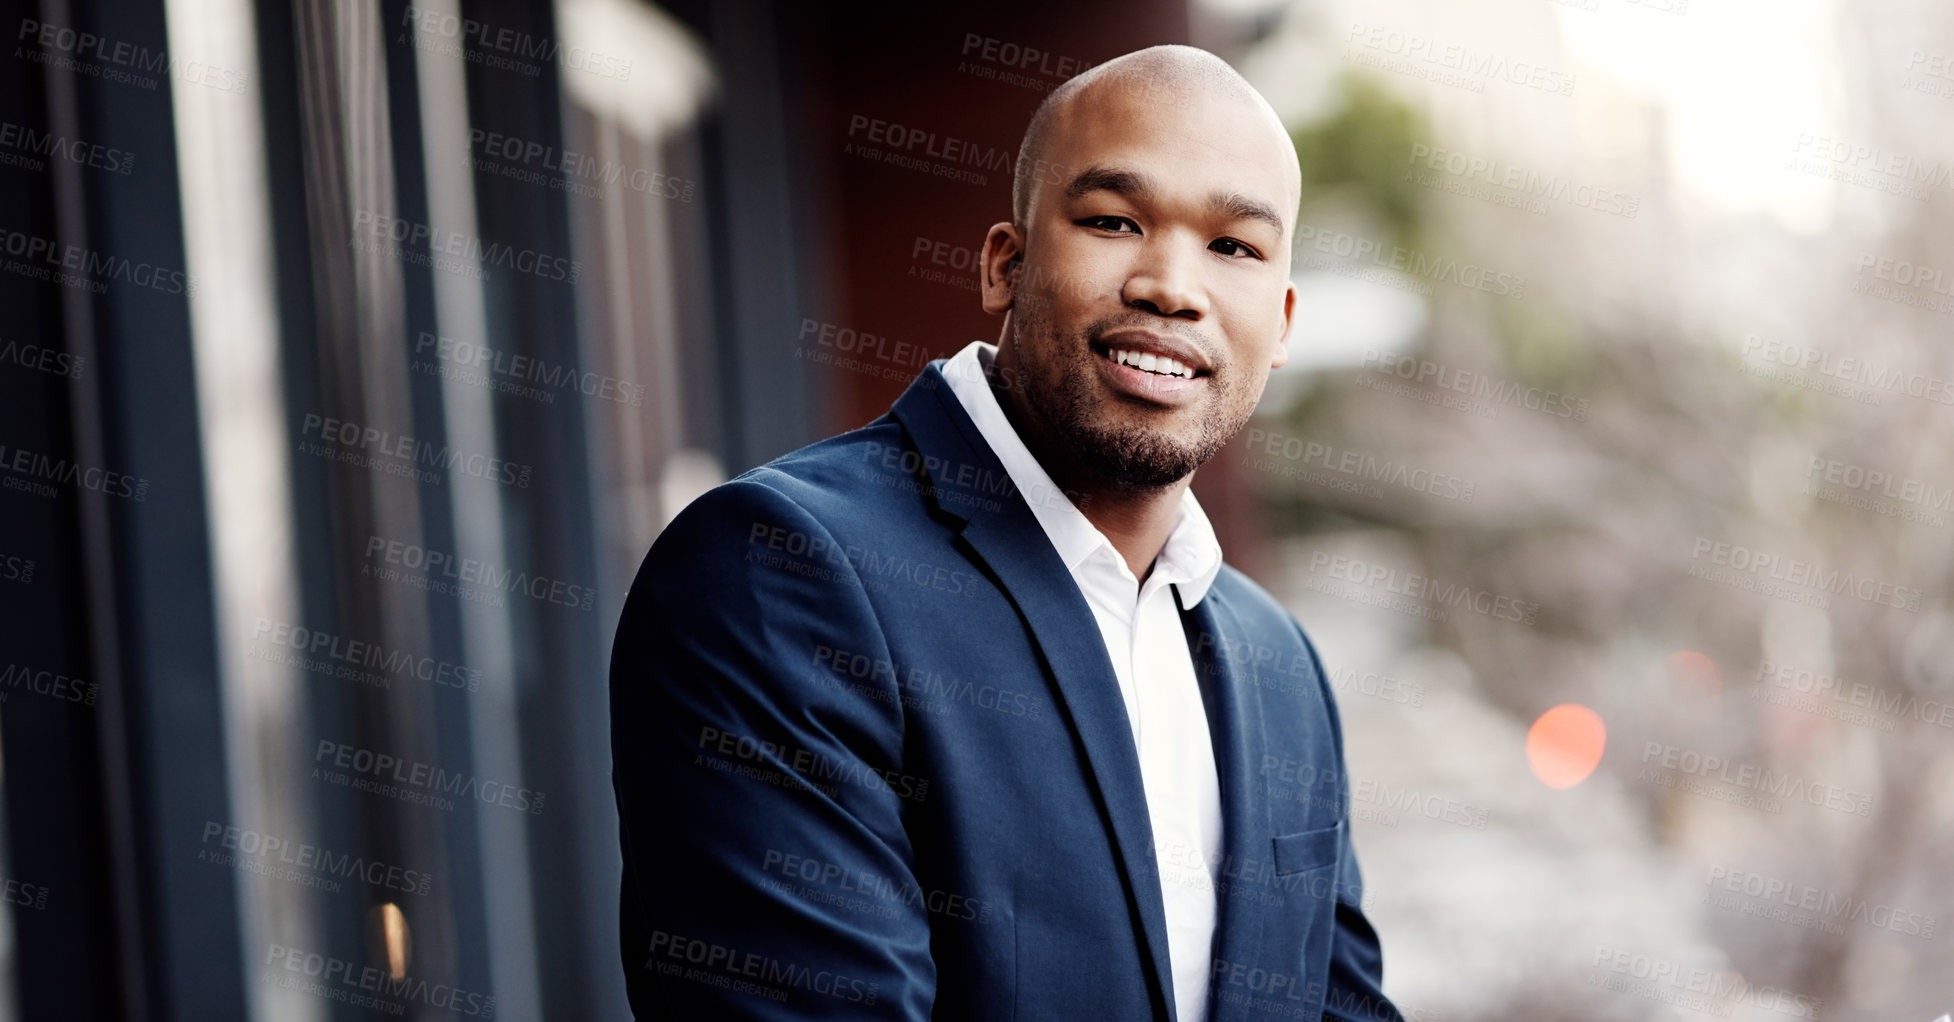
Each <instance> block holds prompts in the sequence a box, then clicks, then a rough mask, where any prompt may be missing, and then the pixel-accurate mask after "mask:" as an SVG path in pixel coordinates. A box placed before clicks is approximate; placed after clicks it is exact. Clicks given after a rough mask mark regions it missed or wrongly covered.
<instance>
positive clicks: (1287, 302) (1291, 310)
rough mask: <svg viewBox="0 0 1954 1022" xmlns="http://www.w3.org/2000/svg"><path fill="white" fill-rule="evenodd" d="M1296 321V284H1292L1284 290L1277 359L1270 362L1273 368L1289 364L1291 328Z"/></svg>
mask: <svg viewBox="0 0 1954 1022" xmlns="http://www.w3.org/2000/svg"><path fill="white" fill-rule="evenodd" d="M1295 323H1296V285H1294V284H1291V285H1289V287H1288V288H1286V289H1285V290H1284V291H1283V292H1282V332H1281V333H1279V334H1277V335H1276V350H1275V360H1274V361H1272V362H1270V363H1269V368H1271V369H1281V368H1282V367H1283V366H1285V365H1288V364H1289V328H1290V327H1292V326H1294V325H1295Z"/></svg>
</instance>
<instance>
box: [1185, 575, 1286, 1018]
mask: <svg viewBox="0 0 1954 1022" xmlns="http://www.w3.org/2000/svg"><path fill="white" fill-rule="evenodd" d="M1175 598H1176V599H1177V600H1178V599H1179V594H1178V593H1176V595H1175ZM1181 626H1182V627H1183V628H1184V629H1185V630H1186V632H1187V641H1188V649H1190V650H1192V651H1193V653H1194V673H1195V677H1197V678H1199V679H1200V682H1201V702H1202V703H1203V705H1204V706H1205V707H1206V709H1207V711H1208V731H1209V733H1210V735H1211V736H1212V738H1213V740H1214V753H1215V773H1216V775H1217V776H1219V778H1220V780H1221V820H1222V824H1221V848H1222V861H1221V865H1220V866H1219V867H1218V868H1217V869H1216V871H1215V873H1216V875H1215V882H1216V886H1217V887H1218V888H1219V889H1220V891H1221V892H1222V893H1221V894H1220V895H1219V897H1217V899H1216V902H1217V903H1216V906H1215V912H1216V915H1215V941H1214V960H1215V961H1217V962H1230V963H1233V962H1250V963H1252V962H1254V961H1256V960H1257V957H1258V956H1257V950H1258V949H1257V945H1258V944H1259V943H1260V941H1261V926H1262V919H1261V915H1260V914H1259V913H1258V912H1257V911H1256V910H1255V906H1256V905H1257V904H1259V903H1260V902H1259V899H1258V898H1257V895H1260V894H1267V893H1269V892H1267V891H1258V890H1255V889H1253V888H1254V886H1255V885H1258V884H1260V883H1261V882H1262V881H1263V880H1264V879H1266V878H1267V876H1268V875H1269V874H1268V870H1270V869H1272V868H1274V867H1273V865H1272V864H1271V862H1270V861H1269V859H1270V854H1271V852H1272V849H1273V846H1272V844H1271V841H1270V836H1271V835H1270V826H1269V819H1270V816H1269V789H1268V785H1267V784H1265V783H1263V781H1262V776H1261V773H1260V768H1261V759H1262V754H1263V750H1265V749H1266V748H1267V747H1268V741H1267V738H1266V737H1265V736H1264V735H1263V733H1262V692H1261V689H1260V688H1258V687H1257V686H1256V685H1255V684H1254V679H1253V678H1252V677H1251V676H1250V675H1249V674H1248V672H1247V671H1246V670H1244V669H1243V668H1241V667H1238V666H1237V665H1236V664H1235V663H1234V662H1233V661H1232V658H1231V657H1230V655H1229V651H1230V650H1233V649H1238V648H1239V643H1240V642H1241V641H1242V640H1243V639H1244V638H1245V637H1246V636H1245V635H1244V634H1243V631H1242V626H1241V621H1240V619H1238V618H1237V617H1236V616H1235V612H1234V610H1233V609H1232V608H1230V607H1229V606H1228V602H1227V597H1226V596H1224V595H1223V594H1222V593H1221V592H1220V591H1219V587H1218V586H1211V587H1209V589H1208V594H1207V596H1206V597H1205V598H1203V599H1202V600H1201V602H1200V603H1199V604H1197V605H1196V606H1195V607H1194V608H1193V609H1192V610H1185V609H1184V610H1182V611H1181ZM1245 888H1246V889H1245ZM1212 974H1213V973H1212V972H1211V973H1210V975H1212ZM1246 1012H1247V1006H1246V1004H1243V1003H1239V1002H1238V1001H1230V1002H1223V1001H1220V1000H1217V999H1216V998H1215V997H1214V995H1213V990H1212V988H1210V992H1209V997H1208V1020H1209V1022H1231V1020H1235V1019H1240V1018H1242V1017H1244V1016H1245V1014H1246Z"/></svg>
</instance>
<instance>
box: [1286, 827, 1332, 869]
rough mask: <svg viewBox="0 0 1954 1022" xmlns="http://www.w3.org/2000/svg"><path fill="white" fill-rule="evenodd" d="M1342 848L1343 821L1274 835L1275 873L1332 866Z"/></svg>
mask: <svg viewBox="0 0 1954 1022" xmlns="http://www.w3.org/2000/svg"><path fill="white" fill-rule="evenodd" d="M1342 850H1343V822H1342V821H1341V820H1339V821H1338V822H1337V823H1336V825H1335V826H1331V827H1324V828H1322V829H1320V830H1303V831H1297V832H1296V833H1294V834H1277V835H1276V836H1275V869H1276V875H1278V876H1281V875H1282V874H1285V873H1300V872H1302V871H1303V870H1306V869H1317V868H1319V867H1322V866H1333V865H1336V861H1337V854H1338V853H1339V852H1341V851H1342Z"/></svg>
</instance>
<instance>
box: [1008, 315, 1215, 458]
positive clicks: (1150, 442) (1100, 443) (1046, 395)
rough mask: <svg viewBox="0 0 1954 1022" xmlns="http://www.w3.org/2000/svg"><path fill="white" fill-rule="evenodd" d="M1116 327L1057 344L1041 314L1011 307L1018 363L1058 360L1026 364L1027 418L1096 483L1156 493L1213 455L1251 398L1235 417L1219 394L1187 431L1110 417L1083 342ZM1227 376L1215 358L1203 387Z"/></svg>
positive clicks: (1104, 325)
mask: <svg viewBox="0 0 1954 1022" xmlns="http://www.w3.org/2000/svg"><path fill="white" fill-rule="evenodd" d="M1025 304H1026V305H1030V304H1032V303H1025ZM1027 313H1029V314H1027ZM1114 326H1115V324H1114V323H1113V322H1095V323H1092V324H1088V325H1087V326H1086V328H1085V329H1084V330H1083V331H1082V332H1081V334H1080V335H1079V336H1078V337H1076V338H1069V339H1065V340H1063V341H1061V340H1060V339H1058V338H1056V337H1054V336H1052V331H1051V323H1050V320H1049V318H1047V317H1046V316H1045V315H1043V314H1042V313H1039V312H1029V310H1023V309H1014V310H1013V314H1012V317H1011V343H1012V344H1013V345H1014V346H1016V348H1017V351H1018V353H1019V354H1018V358H1019V360H1020V361H1021V362H1023V361H1024V360H1025V359H1024V356H1025V355H1026V354H1027V353H1031V352H1038V353H1039V356H1038V357H1040V358H1041V359H1043V358H1055V359H1056V364H1052V363H1046V364H1043V365H1037V366H1026V367H1025V370H1026V371H1021V373H1020V375H1019V378H1020V380H1021V381H1023V382H1024V383H1025V384H1026V386H1025V387H1024V392H1025V401H1026V404H1027V405H1029V410H1030V412H1031V414H1032V416H1033V417H1034V418H1035V419H1036V420H1037V421H1038V424H1039V425H1040V426H1041V427H1042V430H1043V431H1044V432H1045V433H1046V434H1047V435H1048V436H1050V437H1052V438H1054V439H1055V440H1057V442H1058V443H1059V444H1061V445H1062V446H1063V449H1064V451H1065V456H1066V457H1068V458H1070V459H1071V460H1072V462H1073V463H1074V464H1076V465H1077V466H1078V467H1079V468H1081V469H1082V470H1084V471H1085V472H1086V473H1087V474H1089V475H1090V476H1092V477H1093V478H1094V479H1095V480H1097V481H1099V482H1102V483H1106V484H1109V485H1111V486H1113V487H1115V488H1117V489H1119V490H1122V491H1126V492H1130V493H1150V492H1157V491H1159V490H1163V489H1165V488H1167V487H1169V486H1172V485H1173V484H1175V483H1177V482H1180V481H1181V480H1182V479H1185V478H1187V476H1188V474H1189V473H1192V472H1193V471H1194V470H1195V469H1197V468H1200V467H1201V465H1202V464H1203V463H1205V462H1206V461H1207V460H1208V459H1209V458H1212V457H1214V456H1215V455H1216V454H1217V453H1219V452H1220V450H1221V448H1222V447H1223V446H1224V445H1226V444H1227V443H1228V441H1229V439H1231V438H1232V437H1233V436H1234V435H1235V433H1236V432H1237V431H1239V430H1240V429H1241V427H1242V425H1243V423H1245V422H1247V421H1248V413H1249V412H1251V411H1253V410H1254V403H1253V402H1249V403H1248V407H1247V408H1245V409H1243V410H1242V412H1241V414H1240V415H1239V416H1235V415H1231V414H1230V412H1231V409H1230V408H1229V406H1228V402H1227V400H1226V399H1227V397H1228V395H1227V394H1226V393H1224V392H1219V391H1217V392H1216V393H1215V394H1214V395H1213V396H1212V398H1211V399H1210V401H1209V402H1208V406H1207V413H1206V414H1205V415H1203V416H1202V417H1201V420H1200V423H1199V425H1198V426H1197V427H1196V428H1195V429H1194V430H1192V431H1191V433H1192V435H1191V436H1190V435H1187V434H1186V432H1183V433H1179V434H1176V433H1171V432H1167V431H1165V430H1160V429H1152V428H1148V427H1146V426H1142V425H1137V424H1134V423H1126V422H1118V421H1114V420H1113V417H1112V416H1111V415H1109V414H1107V413H1106V412H1105V410H1104V405H1105V404H1107V403H1108V402H1107V400H1106V399H1105V398H1103V397H1101V396H1099V394H1097V393H1095V391H1096V386H1095V384H1094V382H1093V377H1094V374H1095V373H1096V372H1097V371H1098V367H1097V366H1094V365H1092V364H1091V360H1094V359H1097V358H1098V357H1099V356H1098V355H1097V354H1096V353H1094V352H1093V351H1092V349H1091V348H1090V347H1089V346H1088V345H1087V343H1086V342H1087V339H1088V338H1090V337H1093V336H1095V335H1096V334H1097V333H1098V332H1101V331H1103V330H1110V329H1112V328H1113V327H1114ZM1233 376H1234V373H1233V366H1232V365H1230V364H1228V363H1221V362H1217V363H1216V364H1215V366H1214V372H1213V374H1212V375H1210V376H1209V377H1208V383H1207V386H1209V387H1211V388H1215V387H1219V386H1220V384H1219V382H1218V381H1220V380H1224V379H1232V378H1233ZM1115 400H1117V399H1115Z"/></svg>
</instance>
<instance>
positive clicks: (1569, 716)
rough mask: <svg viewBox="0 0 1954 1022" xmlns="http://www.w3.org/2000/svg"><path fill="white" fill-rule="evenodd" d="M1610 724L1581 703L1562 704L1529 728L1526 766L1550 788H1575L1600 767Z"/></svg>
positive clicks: (1543, 715)
mask: <svg viewBox="0 0 1954 1022" xmlns="http://www.w3.org/2000/svg"><path fill="white" fill-rule="evenodd" d="M1607 745H1608V725H1607V724H1604V723H1602V720H1601V714H1599V713H1596V712H1594V711H1593V710H1590V709H1588V708H1587V707H1585V706H1582V705H1581V704H1580V703H1562V704H1560V705H1559V706H1556V707H1554V708H1553V709H1551V710H1548V711H1547V712H1546V713H1543V714H1541V715H1540V719H1539V720H1536V721H1534V722H1533V726H1532V727H1531V728H1528V729H1527V766H1528V767H1530V768H1532V770H1533V776H1535V777H1537V778H1539V779H1540V783H1542V784H1544V785H1546V786H1547V787H1549V788H1572V787H1574V786H1575V785H1577V784H1579V783H1581V782H1582V781H1585V780H1587V779H1588V775H1589V774H1592V773H1594V768H1595V767H1597V766H1600V765H1601V752H1602V750H1603V749H1605V748H1607Z"/></svg>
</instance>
